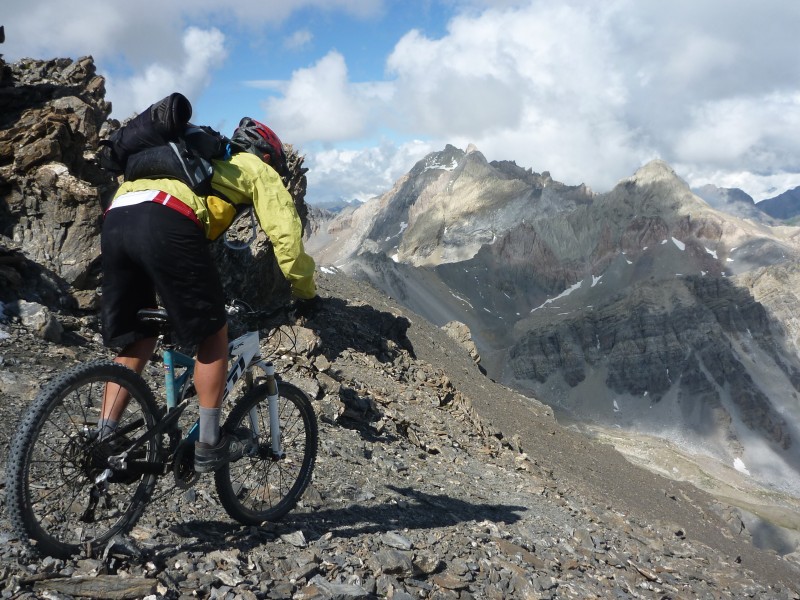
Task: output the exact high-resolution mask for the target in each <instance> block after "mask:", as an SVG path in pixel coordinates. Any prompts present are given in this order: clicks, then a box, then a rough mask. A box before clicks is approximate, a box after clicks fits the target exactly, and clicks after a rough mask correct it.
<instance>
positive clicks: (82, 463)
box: [6, 360, 159, 558]
mask: <svg viewBox="0 0 800 600" xmlns="http://www.w3.org/2000/svg"><path fill="white" fill-rule="evenodd" d="M106 384H116V385H117V386H119V388H114V389H119V392H118V394H121V395H117V396H116V397H117V398H120V397H122V398H124V397H125V394H127V397H128V398H129V401H128V407H127V409H126V410H125V412H124V413H123V415H122V417H121V419H120V422H119V425H118V427H117V432H119V434H117V435H112V436H109V437H107V441H100V440H99V439H98V434H97V422H98V418H99V417H100V410H101V407H102V403H103V395H104V390H105V387H106ZM156 415H157V409H156V403H155V400H154V399H153V394H152V392H151V391H150V388H149V387H148V386H147V385H146V384H145V382H144V380H143V379H142V378H141V377H140V376H139V375H137V374H136V373H135V372H133V371H131V370H130V369H127V368H126V367H124V366H122V365H119V364H117V363H114V362H111V361H107V360H99V361H95V362H91V363H86V364H83V365H79V366H78V367H76V368H74V369H70V370H69V371H67V372H65V373H63V374H62V375H60V376H59V377H57V378H56V379H55V380H53V381H52V382H50V383H49V384H48V385H46V386H45V387H44V388H43V389H42V391H41V392H40V393H39V395H38V396H37V397H36V399H35V400H34V401H33V403H32V404H31V405H30V406H29V407H28V410H27V411H26V412H25V413H24V415H23V417H22V420H21V421H20V424H19V426H18V428H17V431H16V434H15V436H14V439H13V441H12V444H11V448H10V450H9V455H8V465H7V474H6V487H7V494H8V495H7V508H8V515H9V520H10V521H11V525H12V527H13V529H14V531H15V533H16V534H17V535H18V536H19V538H20V540H21V541H22V542H23V543H24V544H25V545H26V546H28V547H29V548H32V549H33V550H35V551H36V552H37V553H38V554H40V555H43V556H54V557H59V558H68V557H70V556H72V555H74V554H78V553H79V552H81V551H82V550H87V549H88V550H89V551H90V552H91V550H92V548H97V547H99V546H101V545H103V544H104V543H106V542H108V540H110V539H111V538H112V537H113V536H114V535H116V534H117V533H121V532H125V531H128V530H129V529H130V528H131V527H133V525H134V524H135V522H136V520H137V519H138V518H139V516H140V515H141V513H142V510H143V509H144V506H145V504H146V503H147V500H148V499H149V497H150V494H151V492H152V490H153V486H154V485H155V481H156V475H153V474H149V475H147V474H145V475H142V474H141V473H140V474H139V475H136V474H133V473H128V472H126V471H125V470H114V469H110V468H109V460H108V458H109V456H111V455H115V454H118V453H119V452H121V451H122V449H124V447H126V446H129V445H130V444H131V443H132V442H131V441H130V440H134V439H137V438H138V437H140V436H141V435H142V434H143V433H144V432H145V431H146V430H148V429H150V428H151V427H153V426H154V425H155V422H156V420H157V416H156ZM123 433H124V436H123V435H122V434H123ZM158 446H159V440H158V439H156V438H153V439H150V440H149V441H147V442H146V443H145V445H144V446H143V447H142V448H141V449H138V450H137V451H136V453H135V454H136V456H135V457H133V458H135V459H136V460H147V461H155V460H156V457H157V453H158Z"/></svg>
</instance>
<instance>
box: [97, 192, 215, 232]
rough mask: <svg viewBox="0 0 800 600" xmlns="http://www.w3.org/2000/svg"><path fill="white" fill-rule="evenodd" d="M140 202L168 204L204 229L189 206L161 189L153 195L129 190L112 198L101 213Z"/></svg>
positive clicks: (105, 213)
mask: <svg viewBox="0 0 800 600" xmlns="http://www.w3.org/2000/svg"><path fill="white" fill-rule="evenodd" d="M142 202H157V203H158V204H163V205H164V206H168V207H169V208H171V209H172V210H176V211H178V212H179V213H181V214H182V215H183V216H184V217H189V218H190V219H191V220H192V221H194V223H195V225H197V226H198V227H199V228H200V229H202V230H203V231H205V227H203V224H202V223H201V222H200V219H198V218H197V215H196V214H195V213H194V211H193V210H192V209H191V207H190V206H188V205H187V204H184V203H183V202H182V201H181V200H179V199H178V198H176V197H175V196H172V195H170V194H168V193H167V192H161V191H159V192H156V193H155V194H154V195H150V194H148V193H147V192H130V193H128V194H123V195H122V196H120V197H119V198H115V199H114V201H113V202H112V203H111V206H109V207H108V208H107V209H106V212H104V213H103V216H105V215H107V214H108V211H110V210H111V209H112V208H121V207H123V206H133V205H134V204H141V203H142Z"/></svg>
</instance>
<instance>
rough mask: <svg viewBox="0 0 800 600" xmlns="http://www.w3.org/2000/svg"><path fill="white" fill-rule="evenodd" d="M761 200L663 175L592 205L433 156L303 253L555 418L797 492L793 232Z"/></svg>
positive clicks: (539, 176) (568, 190)
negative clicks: (453, 333) (436, 334)
mask: <svg viewBox="0 0 800 600" xmlns="http://www.w3.org/2000/svg"><path fill="white" fill-rule="evenodd" d="M787 194H788V192H787ZM783 196H786V195H783ZM779 198H780V197H779ZM784 202H785V203H788V201H784ZM761 204H763V203H759V204H755V203H754V202H753V200H752V198H750V197H749V196H747V195H746V194H744V192H741V190H730V189H727V190H726V189H721V188H714V187H710V186H706V187H704V188H702V189H700V190H695V191H692V190H690V189H689V187H688V185H687V184H686V183H685V182H684V181H683V180H681V179H680V178H679V177H678V176H677V175H676V174H675V173H674V171H673V170H672V168H671V167H670V166H669V165H668V164H666V163H664V162H662V161H653V162H651V163H649V164H647V165H645V166H644V167H642V168H641V169H639V170H638V171H637V172H636V173H635V174H634V175H633V176H632V177H630V178H628V179H624V180H622V181H620V182H619V183H618V185H617V186H616V187H614V189H613V190H611V191H610V192H608V193H605V194H595V193H593V192H592V191H591V190H589V189H588V188H586V187H585V186H582V185H581V186H569V185H565V184H563V183H560V182H558V181H555V180H553V179H552V178H551V176H550V174H549V173H547V172H542V173H536V172H533V171H532V170H531V169H524V168H521V167H519V166H517V165H516V164H515V163H513V162H509V161H501V162H491V163H490V162H487V161H486V159H485V158H484V156H483V155H482V154H481V153H480V152H479V151H478V150H477V149H476V148H474V147H469V148H467V150H466V151H464V150H460V149H458V148H455V147H453V146H447V147H446V148H445V149H444V150H442V151H441V152H435V153H432V154H430V155H429V156H427V157H425V158H424V159H423V160H421V161H420V162H418V163H417V164H416V165H415V166H414V167H413V168H412V169H411V171H409V173H407V174H406V175H405V176H403V177H402V178H400V179H399V180H398V181H397V182H396V184H395V185H394V187H393V188H392V189H391V190H390V191H388V192H387V193H386V194H384V195H383V196H381V197H380V198H376V199H374V200H371V201H369V202H367V203H365V204H363V205H360V206H358V207H349V208H347V209H345V210H344V211H342V212H341V213H339V214H338V215H335V216H333V215H332V216H330V218H329V219H326V220H324V221H323V222H321V223H317V224H316V226H315V233H314V234H313V235H312V236H311V239H309V242H308V247H309V249H310V251H311V252H312V254H313V255H314V256H315V257H316V258H317V259H318V261H319V262H320V264H322V265H326V268H332V269H341V270H343V271H346V272H348V273H350V274H352V275H354V276H356V277H358V278H361V279H364V280H367V281H369V282H371V283H372V284H374V285H375V286H377V287H378V288H380V289H382V290H384V291H385V292H386V293H387V294H389V295H391V296H393V297H395V298H397V299H398V300H399V301H401V302H403V303H404V304H405V305H406V306H408V307H409V308H410V309H411V310H413V311H414V312H416V313H418V314H421V315H423V316H424V317H426V318H427V319H429V320H431V321H432V322H434V323H436V324H440V325H441V324H444V323H446V322H448V321H452V320H457V321H461V322H463V323H465V324H467V325H468V326H469V328H470V329H471V331H472V335H473V338H474V341H475V342H476V343H477V346H478V349H479V351H480V355H481V357H482V365H483V366H484V368H485V369H486V371H487V373H488V375H489V376H490V377H492V378H493V379H496V380H498V381H501V382H503V383H506V384H507V385H509V386H511V387H514V388H516V389H519V390H521V391H523V392H525V393H527V394H529V395H531V396H535V397H536V398H537V399H539V400H541V401H543V402H546V403H548V404H550V405H551V406H553V407H554V408H555V409H556V410H557V411H560V413H561V414H562V415H563V416H564V417H565V418H570V419H575V418H577V419H579V420H591V421H593V422H597V423H602V424H604V425H606V426H620V427H625V428H631V429H635V430H637V431H643V432H648V433H653V434H656V435H661V436H666V437H670V438H671V439H675V440H682V442H683V443H684V444H689V445H692V446H695V447H696V449H697V450H698V451H702V452H706V453H709V454H712V455H714V456H715V457H717V458H719V459H721V460H723V461H725V462H727V463H728V464H731V465H732V464H734V463H735V461H738V462H736V464H741V465H746V466H745V467H743V468H747V469H749V471H750V472H751V473H753V474H754V477H757V478H761V479H762V480H765V481H769V482H770V483H771V484H772V485H775V486H785V485H793V486H794V487H797V488H798V489H797V490H795V491H797V492H800V484H798V483H797V482H798V481H799V480H800V478H798V477H797V473H798V472H800V427H798V423H800V403H798V392H800V355H799V354H798V352H799V351H800V320H799V319H798V317H797V316H795V313H796V312H797V311H796V310H795V307H796V306H797V305H798V304H797V303H798V301H799V300H800V297H798V292H796V291H795V290H800V268H798V266H797V265H798V258H799V257H800V228H795V227H791V226H787V225H785V224H783V223H781V222H780V221H779V220H778V219H779V217H778V216H775V215H772V214H769V213H764V212H763V211H762V210H760V205H761ZM781 214H784V213H781ZM785 214H788V213H785ZM787 482H789V483H787ZM791 482H794V483H791Z"/></svg>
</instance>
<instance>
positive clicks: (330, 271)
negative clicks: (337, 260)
mask: <svg viewBox="0 0 800 600" xmlns="http://www.w3.org/2000/svg"><path fill="white" fill-rule="evenodd" d="M319 270H320V271H322V272H323V273H327V274H328V275H335V274H336V273H337V269H336V267H320V268H319Z"/></svg>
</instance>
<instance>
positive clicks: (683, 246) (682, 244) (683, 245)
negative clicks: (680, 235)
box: [672, 238, 686, 252]
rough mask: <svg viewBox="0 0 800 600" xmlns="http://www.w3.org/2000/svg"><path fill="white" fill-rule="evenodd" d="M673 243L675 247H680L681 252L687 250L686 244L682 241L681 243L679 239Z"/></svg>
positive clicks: (674, 239)
mask: <svg viewBox="0 0 800 600" xmlns="http://www.w3.org/2000/svg"><path fill="white" fill-rule="evenodd" d="M672 243H673V244H675V245H676V246H677V247H678V250H680V251H681V252H683V251H684V250H686V244H684V243H683V242H682V241H680V240H679V239H677V238H672Z"/></svg>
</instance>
